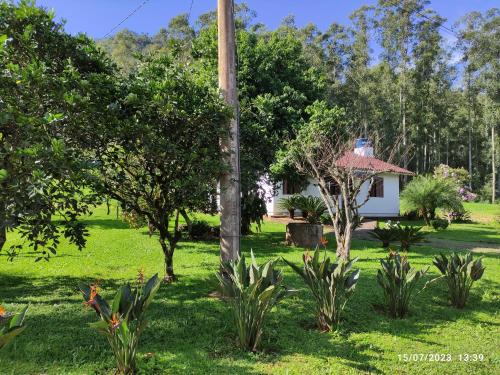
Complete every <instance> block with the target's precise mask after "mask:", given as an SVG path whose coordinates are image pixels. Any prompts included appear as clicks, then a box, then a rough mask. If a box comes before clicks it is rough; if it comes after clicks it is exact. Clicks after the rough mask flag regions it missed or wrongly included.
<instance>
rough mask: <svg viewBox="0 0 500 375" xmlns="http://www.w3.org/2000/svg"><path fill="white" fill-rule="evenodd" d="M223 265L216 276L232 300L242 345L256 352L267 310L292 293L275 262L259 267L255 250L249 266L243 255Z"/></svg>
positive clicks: (224, 294)
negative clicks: (275, 266)
mask: <svg viewBox="0 0 500 375" xmlns="http://www.w3.org/2000/svg"><path fill="white" fill-rule="evenodd" d="M221 268H222V272H221V273H220V274H217V277H218V279H219V281H220V284H221V289H222V295H223V296H224V297H226V298H228V299H229V301H230V303H231V307H232V310H233V314H234V323H235V325H236V328H237V330H238V337H239V344H240V347H241V348H242V349H245V350H250V351H256V350H257V347H258V345H259V342H260V339H261V337H262V328H263V324H264V319H265V317H266V314H267V312H268V311H269V310H270V309H271V308H272V307H273V306H275V305H276V304H277V303H278V302H279V301H280V300H281V299H282V298H284V297H285V296H286V295H287V294H288V293H289V291H288V290H287V289H286V287H285V286H284V285H283V275H282V273H281V272H280V271H277V270H275V269H274V262H273V261H268V262H267V263H266V264H265V265H264V266H262V267H259V266H258V265H257V263H256V261H255V258H254V256H253V252H252V263H251V264H250V266H249V267H247V266H246V262H245V257H244V256H243V255H242V256H241V257H240V258H239V259H237V260H236V261H231V262H229V263H222V265H221Z"/></svg>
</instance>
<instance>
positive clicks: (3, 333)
mask: <svg viewBox="0 0 500 375" xmlns="http://www.w3.org/2000/svg"><path fill="white" fill-rule="evenodd" d="M27 310H28V306H26V307H25V308H24V309H22V310H21V312H20V313H18V314H10V313H8V312H7V311H6V310H5V308H4V307H3V306H1V305H0V350H1V349H3V348H4V347H5V346H7V344H8V343H9V342H11V341H12V340H13V339H14V338H15V337H16V336H17V335H19V334H20V333H21V332H22V331H24V329H25V328H26V326H25V325H24V316H25V315H26V311H27Z"/></svg>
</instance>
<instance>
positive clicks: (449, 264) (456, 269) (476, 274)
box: [433, 253, 484, 309]
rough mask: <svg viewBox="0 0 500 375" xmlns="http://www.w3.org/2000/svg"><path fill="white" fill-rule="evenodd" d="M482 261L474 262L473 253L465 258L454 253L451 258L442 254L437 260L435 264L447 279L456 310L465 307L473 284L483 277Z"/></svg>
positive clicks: (451, 299) (450, 296)
mask: <svg viewBox="0 0 500 375" xmlns="http://www.w3.org/2000/svg"><path fill="white" fill-rule="evenodd" d="M481 260H482V257H480V258H478V259H476V260H473V259H472V254H471V253H468V254H467V255H465V256H460V255H458V254H456V253H453V254H452V255H451V256H450V257H449V258H448V257H446V256H445V255H444V254H442V253H441V255H440V256H439V257H436V258H435V260H434V262H433V263H434V265H435V266H436V267H437V268H438V269H439V271H440V272H441V273H442V274H443V276H442V277H444V278H445V279H446V282H447V284H448V291H449V298H450V301H451V303H452V305H453V306H455V307H456V308H459V309H461V308H464V307H465V304H466V303H467V300H468V298H469V292H470V289H471V288H472V284H473V283H474V282H475V281H477V280H479V279H480V278H481V277H482V276H483V273H484V266H483V265H482V262H481ZM438 279H439V278H438ZM436 280H437V279H436Z"/></svg>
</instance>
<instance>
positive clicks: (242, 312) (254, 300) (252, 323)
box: [217, 249, 359, 351]
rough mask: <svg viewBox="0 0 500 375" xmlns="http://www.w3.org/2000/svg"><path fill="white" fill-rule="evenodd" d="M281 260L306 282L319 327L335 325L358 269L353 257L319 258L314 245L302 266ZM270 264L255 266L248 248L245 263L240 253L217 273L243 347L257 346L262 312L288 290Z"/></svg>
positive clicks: (356, 276) (272, 263) (305, 256)
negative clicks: (247, 257) (345, 258)
mask: <svg viewBox="0 0 500 375" xmlns="http://www.w3.org/2000/svg"><path fill="white" fill-rule="evenodd" d="M285 262H286V263H287V264H288V265H289V266H290V267H292V269H293V270H294V271H295V272H297V273H298V274H299V275H300V276H301V277H302V278H303V279H304V281H305V282H306V284H307V285H308V286H309V289H310V290H311V292H312V294H313V296H314V299H315V301H316V312H317V319H318V326H319V328H320V329H321V330H322V331H330V330H332V329H334V328H336V327H338V325H339V322H340V319H341V315H342V312H343V311H344V308H345V306H346V304H347V302H348V300H349V299H350V297H351V296H352V294H353V292H354V289H355V287H356V283H357V281H358V278H359V270H354V271H353V270H352V266H353V264H354V263H355V262H356V259H354V260H352V261H342V260H341V261H339V262H338V263H333V262H331V260H330V258H327V257H326V255H325V256H324V257H323V259H322V260H320V250H319V249H316V251H315V252H314V255H313V256H312V257H311V256H310V255H309V253H306V254H304V256H303V267H299V266H297V265H295V264H293V263H291V262H288V261H287V260H285ZM274 265H275V262H274V261H268V262H267V263H266V264H264V265H263V266H259V265H258V264H257V262H256V261H255V258H254V256H253V252H252V262H251V264H250V265H249V266H248V267H247V265H246V262H245V257H244V256H241V257H240V258H239V259H238V260H236V261H233V262H229V263H222V272H221V273H219V274H218V275H217V277H218V279H219V281H220V283H221V289H222V295H223V297H224V298H227V299H228V300H229V301H230V304H231V308H232V311H233V315H234V322H235V325H236V327H237V331H238V337H239V344H240V347H241V348H243V349H245V350H250V351H256V350H257V346H258V344H259V341H260V339H261V336H262V327H263V323H264V319H265V316H266V313H267V312H268V311H269V310H270V309H271V308H272V307H273V306H275V305H276V304H277V303H278V302H279V301H280V300H281V299H283V298H284V297H285V296H287V295H288V294H290V293H291V291H290V290H289V289H287V288H286V287H285V286H284V285H283V276H282V273H281V272H280V271H277V270H276V269H275V268H274Z"/></svg>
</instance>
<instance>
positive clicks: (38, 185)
mask: <svg viewBox="0 0 500 375" xmlns="http://www.w3.org/2000/svg"><path fill="white" fill-rule="evenodd" d="M113 74H114V67H113V65H112V64H111V63H110V62H109V60H108V59H107V58H105V56H104V54H103V53H102V52H101V51H99V50H98V49H97V47H96V46H95V44H94V42H93V41H92V40H90V39H88V38H87V37H85V36H71V35H69V34H66V33H65V32H64V31H63V28H62V24H60V23H56V22H55V21H54V20H53V14H51V13H49V12H47V11H45V10H44V9H41V8H38V7H36V6H35V5H34V4H33V2H31V1H20V2H18V3H16V4H15V3H11V2H0V250H1V249H2V248H3V247H4V245H5V243H6V240H7V232H8V231H11V230H14V229H16V230H17V232H18V233H19V235H20V237H21V241H18V242H12V244H11V245H10V246H9V247H8V248H7V249H6V251H7V252H8V254H9V256H10V257H13V256H14V255H16V254H17V253H18V252H19V251H20V250H21V249H22V248H23V245H24V247H31V249H32V250H33V251H34V252H35V253H36V259H37V260H39V259H43V258H45V259H48V258H49V257H50V255H51V254H55V253H56V249H57V246H58V244H59V239H60V237H61V236H63V237H66V238H68V239H69V241H70V242H72V243H74V244H75V245H76V246H77V247H78V248H80V249H81V248H82V247H83V246H84V245H85V235H86V234H87V232H86V230H85V228H84V226H83V224H82V223H81V222H80V221H78V217H79V216H80V215H82V214H87V213H89V209H90V208H91V206H92V205H93V204H94V203H95V202H97V201H98V200H96V199H97V198H98V197H97V196H96V194H95V193H94V192H93V191H92V190H89V189H88V188H87V187H88V186H89V184H90V180H91V178H92V163H91V162H90V159H89V158H88V154H86V153H84V152H82V149H81V146H82V145H83V144H85V143H87V142H88V141H89V140H90V139H91V138H92V135H91V132H89V129H90V128H92V129H96V128H98V127H100V126H102V125H103V124H104V123H105V119H106V115H104V112H107V105H108V104H109V103H110V101H112V100H113V99H112V98H113V94H112V93H113V89H112V88H113V87H114V84H113Z"/></svg>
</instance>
